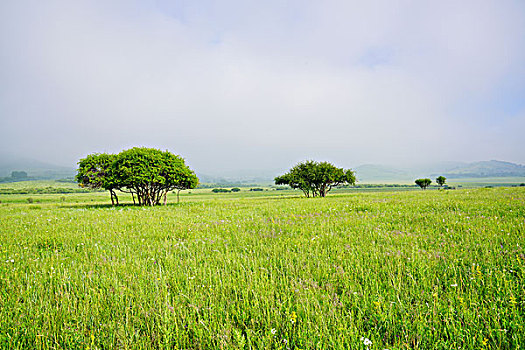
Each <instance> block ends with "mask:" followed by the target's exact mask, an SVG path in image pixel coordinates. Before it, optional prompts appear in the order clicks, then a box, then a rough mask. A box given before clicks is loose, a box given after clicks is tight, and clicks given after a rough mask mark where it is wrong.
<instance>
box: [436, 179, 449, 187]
mask: <svg viewBox="0 0 525 350" xmlns="http://www.w3.org/2000/svg"><path fill="white" fill-rule="evenodd" d="M446 181H447V178H446V177H444V176H438V177H437V178H436V183H437V184H438V185H439V187H442V186H443V185H444V184H445V182H446Z"/></svg>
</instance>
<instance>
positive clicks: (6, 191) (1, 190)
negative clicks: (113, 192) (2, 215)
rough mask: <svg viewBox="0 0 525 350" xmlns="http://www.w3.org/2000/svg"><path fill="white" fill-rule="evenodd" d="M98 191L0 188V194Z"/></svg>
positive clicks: (85, 189) (86, 190) (86, 191)
mask: <svg viewBox="0 0 525 350" xmlns="http://www.w3.org/2000/svg"><path fill="white" fill-rule="evenodd" d="M99 191H101V190H100V189H98V190H97V189H89V188H61V187H51V186H49V187H40V188H38V187H37V188H0V194H66V193H88V192H99Z"/></svg>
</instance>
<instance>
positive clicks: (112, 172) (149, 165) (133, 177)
mask: <svg viewBox="0 0 525 350" xmlns="http://www.w3.org/2000/svg"><path fill="white" fill-rule="evenodd" d="M78 164H79V168H78V172H77V175H76V180H77V182H78V183H79V184H80V186H82V187H89V188H104V189H106V190H108V191H110V193H111V201H112V203H114V199H115V200H116V203H117V204H118V197H117V195H116V193H115V190H120V191H122V192H126V193H131V194H132V196H133V200H134V201H135V197H136V198H137V201H138V204H139V205H152V206H153V205H157V204H159V203H160V200H161V199H162V198H164V202H166V194H167V193H168V192H169V191H173V190H177V191H181V190H185V189H190V188H195V187H196V186H197V184H198V178H197V176H196V175H195V173H194V172H193V171H192V170H190V169H189V168H188V167H187V166H186V165H185V164H184V160H183V159H182V158H181V157H179V156H176V155H174V154H172V153H170V152H168V151H160V150H157V149H153V148H145V147H141V148H139V147H135V148H132V149H129V150H125V151H122V152H120V153H119V154H117V155H113V154H91V155H88V156H87V157H86V158H84V159H81V160H80V161H79V163H78Z"/></svg>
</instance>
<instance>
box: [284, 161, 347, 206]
mask: <svg viewBox="0 0 525 350" xmlns="http://www.w3.org/2000/svg"><path fill="white" fill-rule="evenodd" d="M355 182H356V178H355V174H354V172H353V171H352V170H344V169H342V168H337V167H335V166H334V165H332V164H330V163H328V162H315V161H312V160H308V161H306V162H303V163H299V164H297V165H296V166H294V167H293V168H292V169H290V171H289V172H288V173H286V174H284V175H281V176H277V177H276V178H275V184H276V185H288V186H290V187H291V188H293V189H297V188H298V189H300V190H301V191H303V193H304V194H305V196H306V197H310V196H312V197H317V196H319V197H325V196H326V194H327V193H328V192H330V190H331V189H332V188H333V187H335V186H339V185H343V184H349V185H354V184H355Z"/></svg>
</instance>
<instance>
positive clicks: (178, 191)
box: [177, 190, 180, 203]
mask: <svg viewBox="0 0 525 350" xmlns="http://www.w3.org/2000/svg"><path fill="white" fill-rule="evenodd" d="M179 193H180V190H177V203H179Z"/></svg>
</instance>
